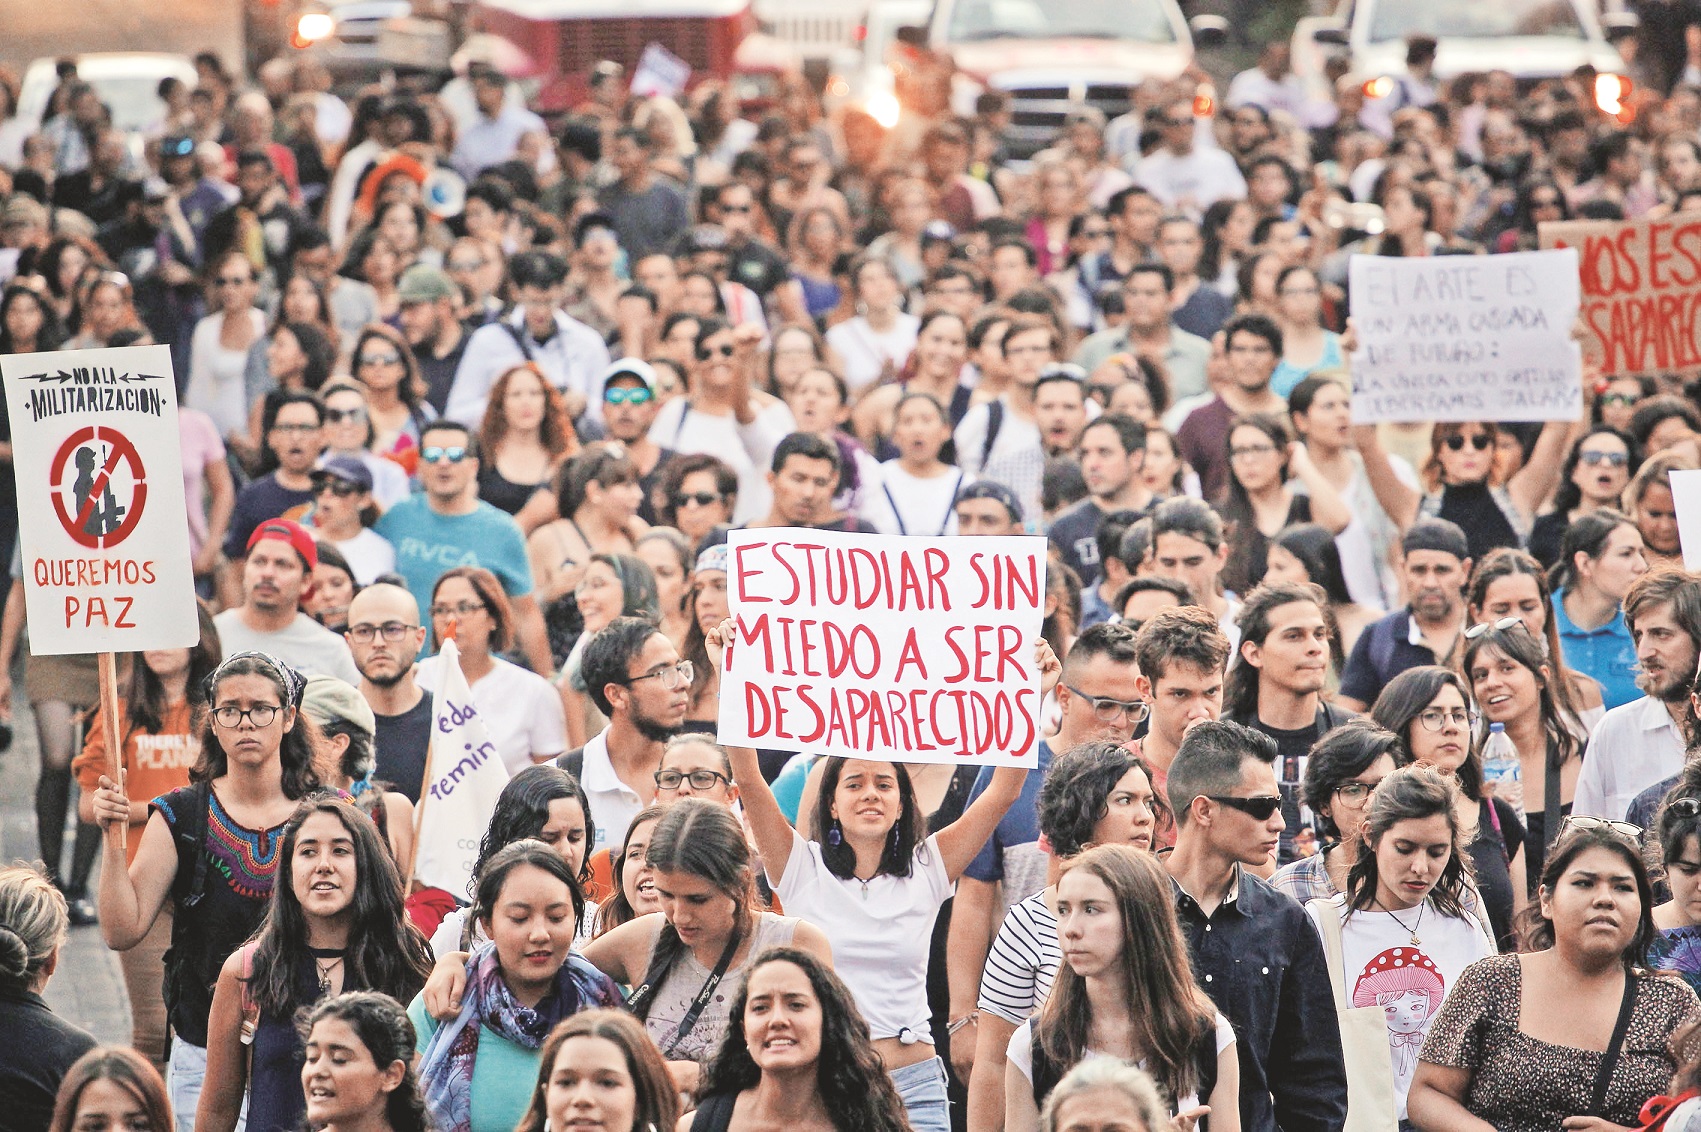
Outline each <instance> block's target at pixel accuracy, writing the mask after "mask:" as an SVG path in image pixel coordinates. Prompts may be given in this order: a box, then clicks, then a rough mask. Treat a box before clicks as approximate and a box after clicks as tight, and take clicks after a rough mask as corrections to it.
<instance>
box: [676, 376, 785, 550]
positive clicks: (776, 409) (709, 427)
mask: <svg viewBox="0 0 1701 1132" xmlns="http://www.w3.org/2000/svg"><path fill="white" fill-rule="evenodd" d="M796 431H797V421H796V420H794V419H793V418H792V415H791V410H790V409H789V408H787V407H786V403H785V402H784V401H775V402H774V403H773V404H771V405H769V406H767V407H766V408H764V409H760V410H758V411H757V413H756V417H755V419H754V420H752V421H751V422H750V423H749V424H747V425H741V424H739V423H738V420H737V419H736V418H735V417H732V416H730V415H729V416H724V417H721V416H712V415H710V414H708V413H705V412H702V411H700V410H697V409H693V408H692V407H691V403H690V399H689V398H687V397H675V398H674V399H673V400H671V401H669V402H668V403H667V404H665V405H663V406H662V407H661V411H660V412H658V413H657V414H656V423H655V424H653V425H651V426H650V439H651V440H653V441H655V442H656V443H657V444H659V445H661V446H662V447H663V448H671V449H673V451H675V452H677V453H679V454H680V455H681V456H694V455H696V454H697V453H699V452H703V453H707V454H708V455H710V456H714V457H715V458H717V459H719V460H720V461H721V462H723V463H725V464H726V465H727V466H728V467H730V468H731V469H732V470H733V471H735V472H737V473H738V504H737V506H736V507H734V509H733V512H732V524H733V526H735V527H741V526H743V525H744V524H746V523H750V522H754V521H755V520H757V519H760V518H762V517H764V516H765V515H767V513H768V511H769V510H770V509H771V508H772V506H773V503H774V493H773V490H772V489H771V488H770V487H769V486H768V465H769V462H770V461H771V460H772V459H773V458H774V449H775V448H777V447H779V443H780V441H782V440H784V439H785V438H786V435H787V434H788V433H792V432H796Z"/></svg>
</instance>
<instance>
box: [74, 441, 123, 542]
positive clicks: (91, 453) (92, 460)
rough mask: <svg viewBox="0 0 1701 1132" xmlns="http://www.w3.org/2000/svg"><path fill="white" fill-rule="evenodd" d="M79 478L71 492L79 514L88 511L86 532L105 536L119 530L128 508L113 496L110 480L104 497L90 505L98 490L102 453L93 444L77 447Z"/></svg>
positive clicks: (106, 484)
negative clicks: (98, 469) (96, 484)
mask: <svg viewBox="0 0 1701 1132" xmlns="http://www.w3.org/2000/svg"><path fill="white" fill-rule="evenodd" d="M76 459H77V480H76V482H75V483H73V484H72V485H71V493H72V495H74V496H75V497H76V500H77V514H79V515H81V514H82V513H83V512H84V510H85V509H87V510H88V518H87V519H85V520H84V521H83V533H85V534H90V535H94V536H96V537H97V538H98V537H104V536H106V535H109V534H111V533H112V532H113V531H115V530H117V529H118V524H119V523H120V522H121V521H123V518H124V511H125V508H123V507H121V506H119V504H118V500H116V499H114V498H113V496H112V484H111V482H110V480H109V481H108V482H107V483H104V484H102V485H101V496H100V500H99V502H98V503H96V505H95V506H94V507H92V508H90V507H89V496H90V495H92V494H93V493H94V487H95V468H96V466H97V465H98V464H99V462H100V455H99V453H98V452H96V451H95V449H94V448H93V447H91V446H89V445H86V444H85V445H84V446H83V447H81V448H79V449H77V457H76Z"/></svg>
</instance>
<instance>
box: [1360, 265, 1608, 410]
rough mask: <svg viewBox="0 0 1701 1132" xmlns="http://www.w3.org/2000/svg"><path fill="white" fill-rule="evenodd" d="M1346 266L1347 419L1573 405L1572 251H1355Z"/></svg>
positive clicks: (1578, 388) (1577, 398)
mask: <svg viewBox="0 0 1701 1132" xmlns="http://www.w3.org/2000/svg"><path fill="white" fill-rule="evenodd" d="M1348 274H1349V277H1350V284H1351V288H1352V305H1353V323H1354V325H1355V326H1356V327H1357V328H1358V338H1359V349H1358V351H1357V352H1356V353H1355V354H1354V355H1353V357H1352V374H1353V420H1354V421H1356V422H1358V423H1360V424H1370V423H1374V422H1377V421H1574V420H1577V419H1578V418H1579V417H1581V416H1582V415H1583V386H1582V375H1583V360H1582V352H1581V351H1580V350H1579V349H1578V346H1577V343H1576V342H1575V341H1573V340H1572V338H1571V327H1572V324H1573V323H1574V322H1576V320H1577V302H1578V298H1577V255H1576V253H1575V252H1572V251H1548V252H1517V253H1515V254H1512V255H1496V256H1429V257H1425V258H1422V259H1393V258H1387V257H1384V256H1363V255H1355V256H1353V257H1352V260H1351V261H1350V263H1349V264H1348Z"/></svg>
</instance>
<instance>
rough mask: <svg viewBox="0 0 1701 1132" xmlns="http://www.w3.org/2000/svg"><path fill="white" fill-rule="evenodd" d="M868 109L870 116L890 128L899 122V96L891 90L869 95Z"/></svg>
mask: <svg viewBox="0 0 1701 1132" xmlns="http://www.w3.org/2000/svg"><path fill="white" fill-rule="evenodd" d="M866 109H867V111H868V113H869V116H870V117H872V118H873V119H874V120H875V121H876V122H879V123H880V124H881V125H882V126H884V127H885V128H886V129H888V130H889V129H891V128H892V127H893V126H896V125H897V124H898V115H899V113H900V108H899V106H898V96H897V95H895V94H893V93H892V92H891V91H889V90H883V91H880V92H878V93H876V94H872V95H869V97H868V105H867V107H866Z"/></svg>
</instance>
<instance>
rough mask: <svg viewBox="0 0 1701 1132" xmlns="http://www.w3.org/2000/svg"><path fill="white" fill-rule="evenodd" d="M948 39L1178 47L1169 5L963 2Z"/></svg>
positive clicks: (1119, 0) (1102, 0)
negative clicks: (1124, 41)
mask: <svg viewBox="0 0 1701 1132" xmlns="http://www.w3.org/2000/svg"><path fill="white" fill-rule="evenodd" d="M947 36H948V38H949V39H950V40H952V41H953V42H957V43H961V42H963V41H965V40H975V39H1132V40H1136V41H1138V42H1141V43H1174V42H1175V41H1176V36H1175V25H1174V24H1173V23H1171V22H1170V17H1169V11H1168V9H1167V7H1166V5H1165V3H1164V0H958V3H957V4H956V5H954V6H953V7H952V9H951V22H950V28H949V31H948V32H947Z"/></svg>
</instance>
